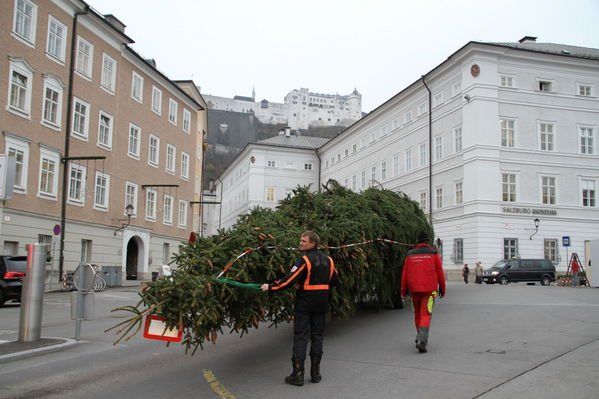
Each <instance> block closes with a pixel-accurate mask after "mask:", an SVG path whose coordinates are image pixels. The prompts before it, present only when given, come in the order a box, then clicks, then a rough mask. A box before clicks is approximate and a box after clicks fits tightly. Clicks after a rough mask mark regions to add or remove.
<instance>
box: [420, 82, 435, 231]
mask: <svg viewBox="0 0 599 399" xmlns="http://www.w3.org/2000/svg"><path fill="white" fill-rule="evenodd" d="M424 79H425V75H422V84H423V85H424V87H425V88H426V91H428V219H429V223H430V225H431V227H432V226H433V107H432V105H433V97H432V93H431V89H430V88H429V87H428V85H427V84H426V80H424Z"/></svg>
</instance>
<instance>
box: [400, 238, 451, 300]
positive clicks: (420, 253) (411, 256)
mask: <svg viewBox="0 0 599 399" xmlns="http://www.w3.org/2000/svg"><path fill="white" fill-rule="evenodd" d="M437 289H438V290H439V294H440V295H441V296H443V295H445V274H444V273H443V266H442V262H441V257H440V256H439V254H438V253H437V250H436V249H435V248H433V247H431V246H430V245H427V244H418V245H416V247H415V248H414V249H412V250H411V251H410V252H408V256H407V257H406V261H405V262H404V265H403V273H402V276H401V296H406V293H407V291H410V292H432V291H436V290H437Z"/></svg>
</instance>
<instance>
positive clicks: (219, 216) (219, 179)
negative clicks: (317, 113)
mask: <svg viewBox="0 0 599 399" xmlns="http://www.w3.org/2000/svg"><path fill="white" fill-rule="evenodd" d="M216 180H218V181H219V182H220V205H219V207H218V229H219V230H220V222H221V220H222V218H223V189H224V186H223V181H222V180H221V178H220V177H217V178H216Z"/></svg>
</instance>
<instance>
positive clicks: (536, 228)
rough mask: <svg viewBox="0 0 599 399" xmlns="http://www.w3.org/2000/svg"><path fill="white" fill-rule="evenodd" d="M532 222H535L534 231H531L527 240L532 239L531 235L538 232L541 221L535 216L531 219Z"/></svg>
mask: <svg viewBox="0 0 599 399" xmlns="http://www.w3.org/2000/svg"><path fill="white" fill-rule="evenodd" d="M533 222H534V224H535V231H534V233H532V234H531V235H530V238H529V240H532V237H533V236H534V235H535V234H537V233H538V232H539V225H540V224H541V221H540V220H539V218H535V220H533Z"/></svg>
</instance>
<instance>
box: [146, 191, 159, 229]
mask: <svg viewBox="0 0 599 399" xmlns="http://www.w3.org/2000/svg"><path fill="white" fill-rule="evenodd" d="M150 197H151V198H152V199H153V201H152V202H150ZM157 200H158V192H157V191H156V190H153V189H151V188H148V189H147V190H146V202H145V208H146V217H145V219H146V220H147V221H149V222H155V221H156V202H157ZM149 205H151V206H149Z"/></svg>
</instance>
